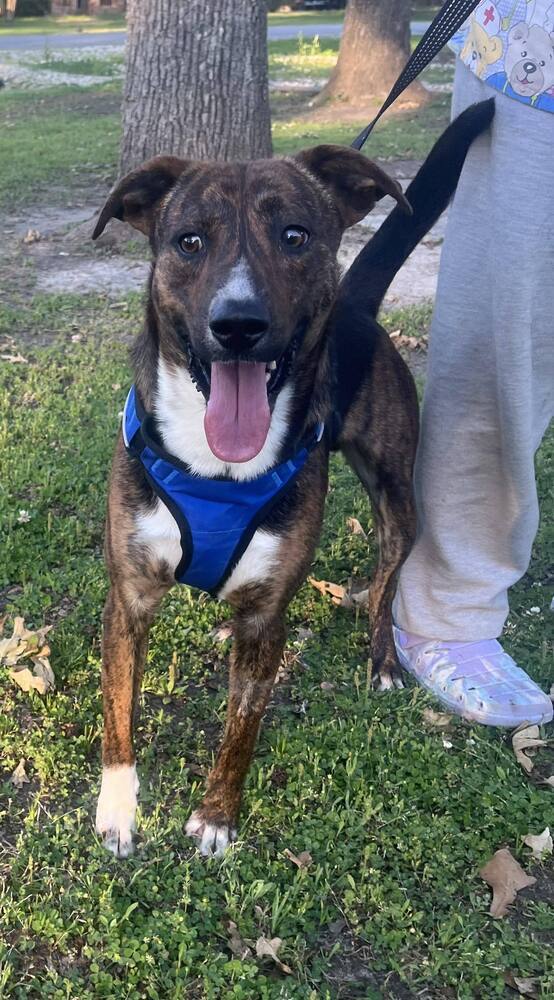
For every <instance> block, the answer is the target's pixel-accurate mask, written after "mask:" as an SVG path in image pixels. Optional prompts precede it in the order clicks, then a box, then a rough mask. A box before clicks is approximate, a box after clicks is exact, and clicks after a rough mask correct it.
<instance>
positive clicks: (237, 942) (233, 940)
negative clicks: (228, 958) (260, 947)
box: [227, 920, 252, 961]
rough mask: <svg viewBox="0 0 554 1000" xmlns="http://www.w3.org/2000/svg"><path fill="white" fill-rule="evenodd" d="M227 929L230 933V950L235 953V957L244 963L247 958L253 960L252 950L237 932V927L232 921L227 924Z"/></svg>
mask: <svg viewBox="0 0 554 1000" xmlns="http://www.w3.org/2000/svg"><path fill="white" fill-rule="evenodd" d="M227 929H228V931H229V948H230V949H231V951H232V952H233V955H236V956H237V958H240V959H241V960H243V961H244V959H245V958H251V957H252V950H251V949H250V948H249V947H248V945H247V944H245V943H244V941H243V940H242V938H241V936H240V934H239V932H238V930H237V925H236V924H235V923H233V921H232V920H230V921H229V923H228V924H227Z"/></svg>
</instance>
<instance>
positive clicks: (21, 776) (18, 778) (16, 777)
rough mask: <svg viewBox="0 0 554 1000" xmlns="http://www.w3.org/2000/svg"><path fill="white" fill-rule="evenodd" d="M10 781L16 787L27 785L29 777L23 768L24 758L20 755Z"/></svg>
mask: <svg viewBox="0 0 554 1000" xmlns="http://www.w3.org/2000/svg"><path fill="white" fill-rule="evenodd" d="M10 781H11V783H12V785H15V787H16V788H23V785H28V784H29V781H30V779H29V778H28V777H27V772H26V770H25V758H24V757H22V758H21V760H20V761H19V764H18V765H17V767H16V769H15V771H14V772H13V774H12V776H11V778H10Z"/></svg>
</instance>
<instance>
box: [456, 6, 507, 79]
mask: <svg viewBox="0 0 554 1000" xmlns="http://www.w3.org/2000/svg"><path fill="white" fill-rule="evenodd" d="M501 55H502V42H501V40H500V38H499V37H498V35H489V34H488V33H487V32H486V31H485V29H484V28H483V27H482V26H481V25H480V24H479V23H478V22H477V21H476V20H473V21H472V22H471V24H470V26H469V31H468V33H467V37H466V40H465V44H464V47H463V49H462V51H461V53H460V58H461V60H462V62H464V63H465V64H466V66H469V68H470V69H471V70H472V71H473V72H474V73H475V74H476V75H477V76H478V77H480V78H481V79H483V78H484V76H485V73H486V71H487V69H488V67H489V66H491V65H492V64H493V63H495V62H497V61H498V60H499V59H500V57H501Z"/></svg>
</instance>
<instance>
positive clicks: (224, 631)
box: [212, 619, 233, 642]
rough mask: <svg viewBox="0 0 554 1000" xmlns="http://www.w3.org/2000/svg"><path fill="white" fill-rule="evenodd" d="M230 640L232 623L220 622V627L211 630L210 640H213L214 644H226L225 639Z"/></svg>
mask: <svg viewBox="0 0 554 1000" xmlns="http://www.w3.org/2000/svg"><path fill="white" fill-rule="evenodd" d="M232 638H233V622H232V621H231V620H230V619H229V621H226V622H221V624H220V625H216V626H215V628H213V629H212V639H214V640H215V642H226V641H227V639H232Z"/></svg>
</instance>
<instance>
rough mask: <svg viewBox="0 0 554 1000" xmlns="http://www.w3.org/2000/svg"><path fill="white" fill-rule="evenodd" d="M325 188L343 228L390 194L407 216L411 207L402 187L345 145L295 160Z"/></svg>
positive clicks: (321, 148) (304, 153) (316, 150)
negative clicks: (333, 203) (335, 207)
mask: <svg viewBox="0 0 554 1000" xmlns="http://www.w3.org/2000/svg"><path fill="white" fill-rule="evenodd" d="M295 159H296V160H297V161H298V163H299V164H301V165H302V166H303V167H304V168H305V169H306V170H309V172H310V173H311V174H313V176H314V177H316V178H317V180H318V181H319V182H320V183H321V184H323V186H324V187H325V188H327V190H328V192H329V194H330V195H331V197H332V198H333V201H334V202H335V205H336V206H337V209H338V211H339V214H340V217H341V220H342V224H343V226H344V228H345V229H346V228H347V227H348V226H353V225H354V223H355V222H359V221H360V219H363V217H364V216H365V215H367V213H368V212H371V209H372V208H373V206H374V205H375V202H376V201H379V199H380V198H384V197H385V195H386V194H390V195H391V196H392V197H393V198H395V199H396V201H397V202H398V204H399V205H400V206H401V208H402V209H403V210H404V211H405V212H406V214H407V215H411V214H412V207H411V205H410V203H409V201H408V200H407V199H406V198H405V197H404V194H403V193H402V188H401V187H400V184H398V183H397V182H396V181H395V180H393V178H392V177H389V176H388V174H386V173H385V171H384V170H381V168H380V167H378V166H377V164H376V163H373V161H372V160H368V159H367V157H366V156H364V155H363V154H362V153H359V152H358V150H356V149H351V148H349V147H348V146H331V145H329V146H315V147H314V148H313V149H304V150H302V152H301V153H298V155H297V156H296V157H295Z"/></svg>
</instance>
